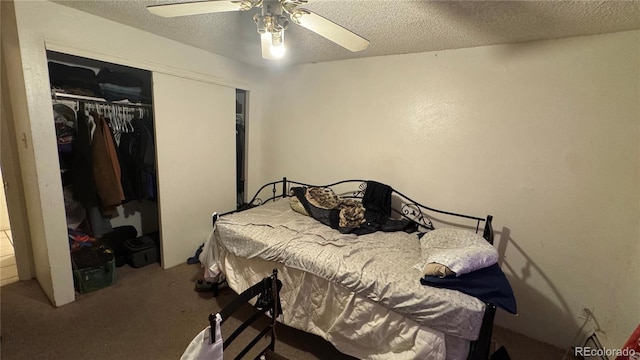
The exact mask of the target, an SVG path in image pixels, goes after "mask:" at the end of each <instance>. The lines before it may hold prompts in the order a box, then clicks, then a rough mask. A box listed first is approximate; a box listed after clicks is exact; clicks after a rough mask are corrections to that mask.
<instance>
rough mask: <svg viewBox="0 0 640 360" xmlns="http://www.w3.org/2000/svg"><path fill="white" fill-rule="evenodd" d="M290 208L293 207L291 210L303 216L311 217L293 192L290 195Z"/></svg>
mask: <svg viewBox="0 0 640 360" xmlns="http://www.w3.org/2000/svg"><path fill="white" fill-rule="evenodd" d="M289 206H291V210H293V211H295V212H297V213H300V214H302V215H307V216H309V213H308V212H307V210H306V209H305V208H304V205H302V203H301V202H300V200H299V199H298V197H297V196H296V195H295V194H293V191H292V192H290V193H289Z"/></svg>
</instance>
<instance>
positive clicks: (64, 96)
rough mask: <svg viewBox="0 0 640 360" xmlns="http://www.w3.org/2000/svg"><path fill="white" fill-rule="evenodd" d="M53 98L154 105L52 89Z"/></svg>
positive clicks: (140, 105) (139, 105)
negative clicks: (110, 99)
mask: <svg viewBox="0 0 640 360" xmlns="http://www.w3.org/2000/svg"><path fill="white" fill-rule="evenodd" d="M51 98H53V99H73V100H85V101H92V102H97V103H101V104H111V105H122V106H137V107H148V108H151V107H153V105H151V104H142V103H132V102H130V101H128V100H123V101H107V100H105V99H103V98H98V97H92V96H84V95H75V94H68V93H62V92H57V91H51Z"/></svg>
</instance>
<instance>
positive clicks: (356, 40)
mask: <svg viewBox="0 0 640 360" xmlns="http://www.w3.org/2000/svg"><path fill="white" fill-rule="evenodd" d="M291 21H293V22H294V23H296V24H298V25H300V26H302V27H305V28H307V29H309V30H311V31H313V32H315V33H316V34H318V35H320V36H323V37H325V38H326V39H328V40H331V41H333V42H334V43H336V44H338V45H340V46H342V47H343V48H345V49H347V50H350V51H352V52H357V51H362V50H364V49H366V48H367V47H368V46H369V40H367V39H365V38H363V37H362V36H360V35H357V34H356V33H354V32H352V31H350V30H347V29H345V28H344V27H342V26H340V25H338V24H336V23H334V22H333V21H331V20H329V19H326V18H323V17H322V16H320V15H318V14H316V13H313V12H311V11H309V10H307V9H295V10H294V11H293V12H292V13H291Z"/></svg>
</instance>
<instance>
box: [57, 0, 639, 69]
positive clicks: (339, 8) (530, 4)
mask: <svg viewBox="0 0 640 360" xmlns="http://www.w3.org/2000/svg"><path fill="white" fill-rule="evenodd" d="M53 1H54V2H56V3H59V4H62V5H66V6H69V7H73V8H76V9H79V10H82V11H85V12H88V13H91V14H94V15H98V16H100V17H103V18H107V19H110V20H113V21H116V22H119V23H123V24H126V25H129V26H132V27H135V28H138V29H141V30H145V31H148V32H151V33H154V34H157V35H160V36H163V37H166V38H169V39H173V40H176V41H179V42H181V43H185V44H189V45H192V46H195V47H198V48H201V49H204V50H207V51H210V52H213V53H216V54H220V55H223V56H226V57H229V58H232V59H235V60H238V61H242V62H245V63H248V64H252V65H256V66H269V65H275V64H283V63H284V64H300V63H314V62H321V61H332V60H341V59H350V58H359V57H369V56H381V55H392V54H406V53H416V52H425V51H435V50H444V49H457V48H465V47H474V46H483V45H492V44H505V43H518V42H525V41H532V40H541V39H554V38H562V37H569V36H580V35H592V34H602V33H608V32H616V31H625V30H634V29H640V1H406V0H311V1H309V3H308V4H306V5H304V6H302V7H303V8H307V9H309V10H311V11H313V12H315V13H317V14H319V15H322V16H324V17H326V18H328V19H330V20H332V21H334V22H336V23H338V24H340V25H342V26H344V27H346V28H348V29H350V30H351V31H353V32H355V33H357V34H359V35H361V36H363V37H365V38H367V39H368V40H370V41H371V44H370V45H369V47H368V48H367V49H366V50H364V51H361V52H358V53H352V52H350V51H348V50H346V49H343V48H342V47H340V46H338V45H336V44H334V43H332V42H330V41H328V40H326V39H324V38H323V37H321V36H319V35H317V34H315V33H313V32H311V31H309V30H307V29H304V28H302V27H300V26H298V25H296V24H291V25H290V26H289V28H288V29H287V30H286V31H285V34H286V36H285V43H286V46H287V49H288V50H287V54H286V56H285V58H284V59H281V60H277V61H273V60H263V59H262V57H261V50H260V49H261V48H260V38H259V35H258V34H257V32H256V26H255V23H254V22H253V20H252V17H253V15H254V14H255V13H257V12H259V11H260V10H259V9H252V10H251V11H248V12H227V13H218V14H203V15H192V16H183V17H178V18H162V17H158V16H155V15H152V14H151V13H149V12H148V11H147V10H146V6H148V5H155V4H167V3H174V2H186V1H185V0H176V1H171V0H136V1H122V0H98V1H96V0H81V1H66V0H53Z"/></svg>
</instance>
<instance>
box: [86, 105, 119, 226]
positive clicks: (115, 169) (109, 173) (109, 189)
mask: <svg viewBox="0 0 640 360" xmlns="http://www.w3.org/2000/svg"><path fill="white" fill-rule="evenodd" d="M90 115H91V116H92V117H93V119H94V121H95V123H96V130H95V132H94V134H93V141H92V142H91V160H92V163H93V177H94V179H95V183H96V188H97V190H98V196H99V197H100V202H101V205H102V206H101V207H102V210H103V213H104V214H105V215H114V211H115V207H116V206H118V205H120V204H121V203H122V201H123V200H124V192H123V191H122V184H121V183H120V163H118V155H117V153H116V146H115V144H114V143H113V136H112V135H111V129H109V126H108V125H107V122H106V121H105V119H104V117H103V116H102V115H100V114H98V113H96V112H91V113H90Z"/></svg>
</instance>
